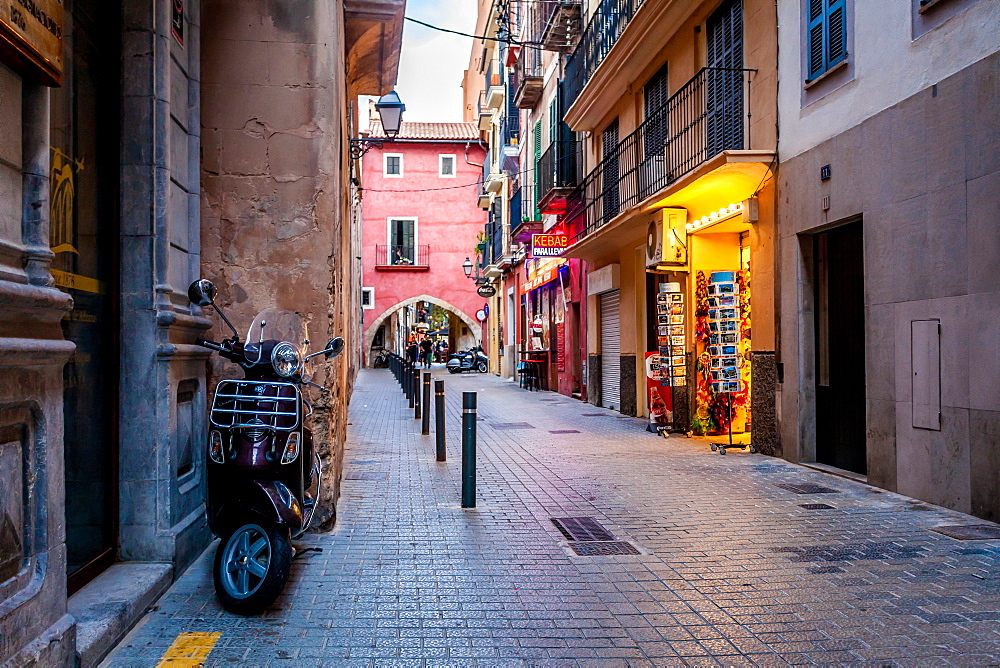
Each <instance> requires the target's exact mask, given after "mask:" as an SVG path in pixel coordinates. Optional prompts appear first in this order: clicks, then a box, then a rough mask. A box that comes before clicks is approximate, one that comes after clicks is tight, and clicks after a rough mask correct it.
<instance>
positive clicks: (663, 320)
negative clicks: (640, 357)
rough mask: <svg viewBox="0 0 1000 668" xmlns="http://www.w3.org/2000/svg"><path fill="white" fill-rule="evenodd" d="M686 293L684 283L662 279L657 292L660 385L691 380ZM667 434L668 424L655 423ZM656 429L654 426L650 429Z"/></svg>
mask: <svg viewBox="0 0 1000 668" xmlns="http://www.w3.org/2000/svg"><path fill="white" fill-rule="evenodd" d="M684 311H685V309H684V294H683V293H682V292H681V284H680V283H661V284H660V290H659V292H658V293H657V295H656V335H657V336H656V343H657V351H658V352H659V358H660V359H659V382H660V387H684V386H685V385H686V384H687V357H686V355H685V350H684V341H685V335H684V318H685V312H684ZM650 427H655V428H656V431H657V432H658V433H660V434H661V435H662V436H663V437H664V438H666V436H667V430H668V427H667V426H664V425H659V426H654V425H650ZM652 430H653V429H652V428H651V429H650V431H652Z"/></svg>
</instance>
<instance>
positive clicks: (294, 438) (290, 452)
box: [281, 431, 299, 464]
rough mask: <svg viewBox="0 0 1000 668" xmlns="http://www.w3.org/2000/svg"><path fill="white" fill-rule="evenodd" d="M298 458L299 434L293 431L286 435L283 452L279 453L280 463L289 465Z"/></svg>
mask: <svg viewBox="0 0 1000 668" xmlns="http://www.w3.org/2000/svg"><path fill="white" fill-rule="evenodd" d="M298 456H299V432H297V431H294V432H292V433H291V434H289V435H288V440H287V441H285V451H284V452H283V453H281V463H282V464H291V463H292V462H294V461H295V458H296V457H298Z"/></svg>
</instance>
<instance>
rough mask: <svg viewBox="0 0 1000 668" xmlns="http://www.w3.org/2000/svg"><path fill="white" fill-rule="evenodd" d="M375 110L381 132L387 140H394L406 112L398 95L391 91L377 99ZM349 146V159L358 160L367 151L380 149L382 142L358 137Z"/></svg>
mask: <svg viewBox="0 0 1000 668" xmlns="http://www.w3.org/2000/svg"><path fill="white" fill-rule="evenodd" d="M375 110H376V111H377V112H378V115H379V119H380V120H381V122H382V130H383V131H384V132H385V136H386V138H388V139H389V140H392V139H395V138H396V135H398V134H399V130H400V128H402V126H403V112H404V111H406V105H405V104H403V102H402V100H400V99H399V95H398V94H397V93H396V91H394V90H393V91H389V92H388V93H386V94H385V95H383V96H382V97H380V98H379V99H378V102H376V103H375ZM350 145H351V159H352V160H358V159H360V158H361V156H363V155H364V154H365V153H367V152H368V151H369V150H371V149H373V148H382V147H383V146H384V140H383V139H381V138H377V139H372V138H370V137H359V138H357V139H351V140H350Z"/></svg>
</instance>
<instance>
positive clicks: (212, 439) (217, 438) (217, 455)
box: [208, 431, 226, 464]
mask: <svg viewBox="0 0 1000 668" xmlns="http://www.w3.org/2000/svg"><path fill="white" fill-rule="evenodd" d="M208 456H209V457H211V458H212V461H213V462H215V463H216V464H224V463H225V461H226V457H225V454H224V453H223V450H222V434H220V433H219V432H217V431H212V433H211V434H210V435H209V437H208Z"/></svg>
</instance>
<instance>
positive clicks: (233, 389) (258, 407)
mask: <svg viewBox="0 0 1000 668" xmlns="http://www.w3.org/2000/svg"><path fill="white" fill-rule="evenodd" d="M284 388H288V390H290V391H291V392H290V394H291V396H282V395H283V394H285V393H287V391H285V390H284ZM299 399H300V396H299V388H298V387H297V386H296V385H294V384H293V383H277V382H273V381H258V380H222V381H219V385H218V386H217V387H216V390H215V398H214V399H213V400H212V413H211V417H210V418H209V419H210V421H211V423H212V424H213V425H214V426H216V427H220V428H222V429H237V428H241V427H243V428H249V429H260V428H261V427H264V428H267V429H273V430H275V431H294V430H296V429H298V427H299ZM240 402H246V403H247V404H248V405H247V406H246V407H242V406H241V405H240ZM224 404H229V406H233V407H232V408H230V407H224ZM267 404H272V406H271V407H270V408H266V407H265V406H266V405H267ZM226 417H228V418H229V421H228V422H223V419H224V418H226ZM289 418H290V419H289ZM264 420H267V422H264V424H263V425H262V424H261V422H262V421H264Z"/></svg>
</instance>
